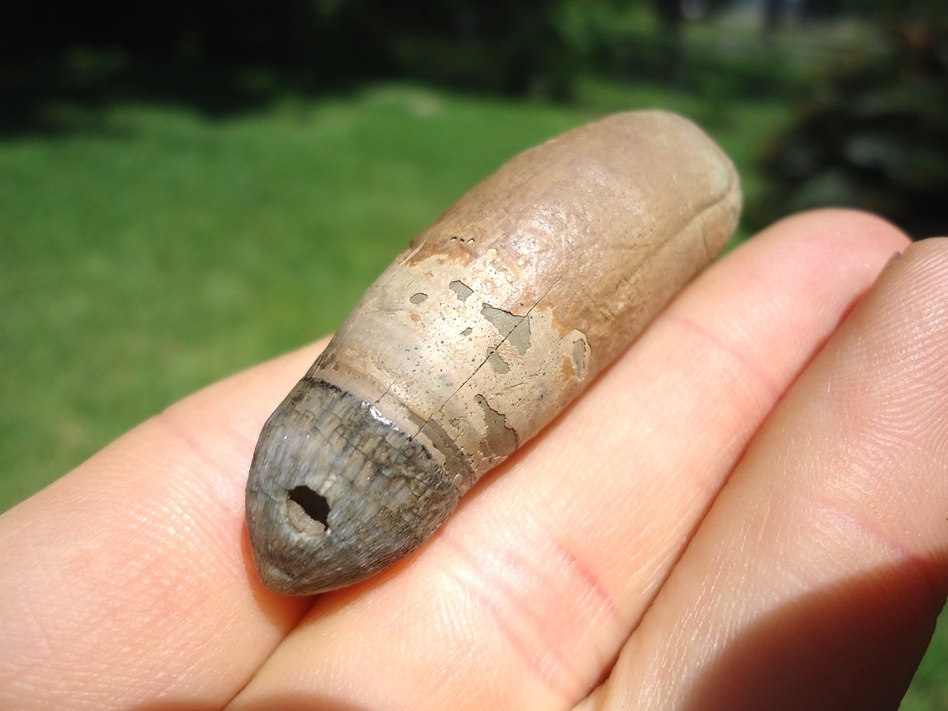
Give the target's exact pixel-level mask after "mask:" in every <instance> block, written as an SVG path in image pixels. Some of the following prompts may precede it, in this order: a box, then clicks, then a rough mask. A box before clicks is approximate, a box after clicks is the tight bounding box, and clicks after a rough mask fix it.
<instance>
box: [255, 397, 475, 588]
mask: <svg viewBox="0 0 948 711" xmlns="http://www.w3.org/2000/svg"><path fill="white" fill-rule="evenodd" d="M458 497H459V495H458V492H457V489H456V488H455V487H454V485H453V484H452V483H449V482H447V481H446V476H445V474H444V471H443V470H442V469H441V467H440V466H439V465H438V464H437V463H436V462H435V461H434V460H433V459H432V458H431V456H430V455H429V454H428V452H427V451H426V450H425V449H424V448H423V447H422V446H421V445H420V444H419V443H418V442H417V441H415V440H413V439H411V438H410V437H409V436H408V435H407V434H405V433H404V432H402V431H401V430H399V429H398V428H397V427H396V426H395V425H394V424H392V423H391V422H390V421H388V420H385V419H384V418H379V417H378V416H377V414H375V413H373V412H372V411H371V408H370V406H369V405H366V404H365V403H363V402H362V401H361V400H359V399H357V398H355V397H354V396H353V395H351V394H349V393H345V392H343V391H341V390H339V389H338V388H336V387H334V386H332V385H329V384H327V383H324V382H322V381H314V380H309V379H304V380H302V381H300V383H299V384H298V385H297V386H296V388H294V389H293V391H292V392H291V393H290V395H289V396H288V397H287V399H286V400H285V401H284V402H283V403H282V404H281V405H280V407H279V408H277V410H276V412H274V414H273V415H272V416H271V418H270V419H269V420H268V422H267V424H266V425H265V426H264V429H263V432H262V433H261V435H260V440H259V442H258V443H257V449H256V452H255V453H254V458H253V462H252V464H251V467H250V477H249V479H248V482H247V525H248V529H249V532H250V541H251V548H252V550H253V556H254V561H255V564H256V566H257V569H258V572H259V574H260V578H261V581H262V582H263V584H264V585H265V586H266V587H267V588H269V589H270V590H272V591H274V592H278V593H282V594H287V595H312V594H315V593H318V592H325V591H327V590H332V589H335V588H340V587H344V586H346V585H350V584H353V583H356V582H359V581H361V580H364V579H366V578H368V577H370V576H371V575H374V574H375V573H377V572H379V571H380V570H381V569H382V568H385V567H386V566H388V565H390V564H391V563H394V562H395V561H396V560H398V559H399V558H401V557H403V556H404V555H407V554H408V553H410V552H411V551H412V550H414V549H415V548H417V547H418V546H419V545H420V544H421V543H422V542H423V541H424V540H425V539H426V538H427V537H428V535H429V534H430V533H431V532H432V531H433V530H434V529H435V528H437V526H438V525H440V524H441V522H442V521H444V519H445V518H447V516H448V514H449V513H450V512H451V511H452V510H454V508H455V506H456V505H457V501H458Z"/></svg>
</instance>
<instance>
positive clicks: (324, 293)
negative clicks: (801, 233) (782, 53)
mask: <svg viewBox="0 0 948 711" xmlns="http://www.w3.org/2000/svg"><path fill="white" fill-rule="evenodd" d="M581 92H582V98H583V103H582V104H580V106H583V107H584V108H561V107H559V108H558V107H550V106H548V105H542V104H531V103H513V102H503V101H500V100H491V99H484V98H473V97H464V96H457V95H451V94H448V93H438V92H433V91H429V90H426V89H421V88H416V87H411V86H398V85H396V86H378V87H371V88H367V89H364V90H362V91H361V92H359V93H356V94H354V95H352V96H343V97H335V98H323V99H312V98H302V97H292V96H291V97H287V98H286V99H285V100H284V101H282V102H280V103H279V104H277V105H276V106H274V107H272V108H271V109H269V110H267V111H264V112H258V113H249V114H244V115H241V116H238V117H235V118H230V119H227V120H217V121H215V120H211V119H207V118H204V117H202V116H201V115H199V114H196V113H192V112H189V111H187V110H184V109H180V108H172V107H161V106H148V105H127V104H120V105H117V106H112V107H110V108H106V109H101V110H98V111H89V110H79V109H78V108H76V107H68V106H66V107H60V108H59V109H58V112H59V116H58V118H59V119H60V120H62V121H64V122H66V123H67V125H68V123H69V122H70V121H71V122H72V123H73V124H74V125H76V126H79V127H80V128H79V130H75V131H73V132H67V133H63V134H61V135H51V136H50V135H46V136H42V135H41V136H32V137H19V138H15V139H14V138H9V139H7V140H6V141H3V142H0V240H2V244H3V252H2V255H3V256H2V259H0V308H2V312H3V318H2V319H0V510H3V509H5V508H8V507H9V506H11V505H12V504H14V503H15V502H16V501H18V500H20V499H22V498H24V497H26V496H28V495H29V494H31V493H33V492H34V491H36V490H38V489H40V488H41V487H43V486H44V485H46V484H47V483H49V482H50V481H52V480H53V479H54V478H55V477H56V476H58V475H60V474H62V473H64V472H65V471H67V470H68V469H69V468H71V467H73V466H74V465H76V464H77V463H79V462H80V461H82V460H83V459H84V458H85V457H87V456H89V455H90V454H92V453H93V452H94V451H96V450H97V449H99V448H100V447H102V446H103V445H104V444H106V443H107V442H108V441H109V440H111V439H113V438H115V437H116V436H118V435H119V434H121V433H122V432H123V431H125V430H127V429H128V428H130V427H131V426H133V425H134V424H135V423H137V422H139V421H141V420H143V419H145V418H147V417H148V416H150V415H152V414H154V413H155V412H157V411H159V410H160V409H161V408H163V407H165V406H166V405H168V404H169V403H171V402H173V401H174V400H176V399H178V398H180V397H182V396H183V395H185V394H187V393H188V392H190V391H192V390H194V389H196V388H198V387H200V386H202V385H204V384H207V383H208V382H211V381H213V380H215V379H217V378H220V377H222V376H224V375H226V374H228V373H231V372H233V371H235V370H238V369H240V368H243V367H246V366H248V365H250V364H252V363H255V362H258V361H260V360H262V359H265V358H268V357H270V356H273V355H275V354H277V353H280V352H282V351H284V350H287V349H289V348H292V347H294V346H298V345H300V344H302V343H305V342H307V341H309V340H311V339H314V338H316V337H317V336H320V335H323V334H325V333H327V332H329V331H331V330H333V329H334V328H335V327H336V326H337V325H338V324H339V322H340V321H341V320H342V318H343V317H344V316H345V315H346V313H347V312H348V310H349V309H350V308H351V306H352V305H353V304H354V303H355V301H356V299H357V298H358V297H359V295H360V294H361V292H362V291H363V289H364V288H365V286H366V285H367V284H368V283H369V282H370V281H371V280H372V279H373V278H374V277H375V276H376V275H377V274H378V273H379V272H380V271H381V270H382V269H383V268H384V267H385V265H386V264H387V263H388V262H389V261H390V260H391V258H392V257H393V256H394V255H395V254H396V253H397V252H398V251H400V250H401V248H402V247H403V246H404V245H405V244H406V243H407V242H408V240H409V239H410V238H411V237H412V236H413V235H414V234H415V233H416V232H417V231H418V230H420V229H421V228H423V227H424V226H425V225H426V224H428V223H429V222H430V221H431V220H432V219H433V218H435V217H436V216H437V215H438V214H440V212H441V211H442V210H443V209H444V208H446V207H447V206H448V205H449V204H450V203H451V202H453V201H454V199H456V198H457V197H458V196H459V195H460V194H461V193H462V192H464V190H466V189H467V188H468V187H470V186H472V185H473V184H474V183H476V182H477V181H478V180H479V179H480V178H482V177H483V176H485V175H486V174H487V173H489V172H490V171H491V170H493V169H494V168H495V167H497V166H498V165H500V164H501V163H502V162H503V161H504V160H506V159H507V158H508V157H510V156H511V155H513V154H514V153H516V152H517V151H519V150H521V149H523V148H525V147H527V146H529V145H531V144H534V143H536V142H538V141H540V140H542V139H544V138H547V137H548V136H551V135H553V134H556V133H558V132H560V131H563V130H565V129H568V128H570V127H572V126H575V125H577V124H579V123H582V122H583V121H585V120H587V119H589V118H591V117H593V116H595V115H597V114H600V113H604V112H607V111H611V110H615V109H622V108H635V107H643V106H665V107H668V108H672V109H675V110H678V111H681V112H682V113H685V114H689V115H691V116H693V117H695V118H697V119H698V120H699V121H702V122H704V123H705V124H707V125H709V126H710V128H711V130H712V131H713V132H714V133H715V134H716V136H717V137H718V139H719V140H720V141H721V142H722V144H723V145H724V146H725V148H727V149H728V150H729V151H730V152H731V153H732V155H733V156H734V157H735V159H736V160H737V161H738V163H740V164H741V168H742V170H743V171H744V173H745V174H746V175H750V174H752V173H753V168H752V165H751V163H752V158H753V154H754V151H755V150H756V146H757V145H758V144H759V142H760V140H762V139H763V137H764V136H766V135H769V134H770V133H771V132H772V131H773V129H774V127H775V125H776V124H777V123H779V122H780V121H781V120H786V116H787V114H788V112H787V110H786V109H785V108H784V107H781V106H779V105H777V104H773V103H770V104H749V103H748V104H742V105H739V106H738V107H736V108H733V109H730V110H728V112H726V114H723V115H717V114H715V115H708V114H707V109H706V108H705V106H704V104H703V103H702V102H701V101H700V99H698V98H693V97H687V96H676V95H674V94H669V92H667V91H664V92H663V91H660V90H657V89H636V90H630V89H627V88H624V89H623V88H617V87H615V86H611V85H608V84H602V83H599V84H597V83H594V82H587V83H585V84H584V85H583V87H582V90H581ZM752 184H753V181H751V185H752ZM751 190H753V188H751Z"/></svg>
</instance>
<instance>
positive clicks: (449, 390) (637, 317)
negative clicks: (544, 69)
mask: <svg viewBox="0 0 948 711" xmlns="http://www.w3.org/2000/svg"><path fill="white" fill-rule="evenodd" d="M740 203H741V194H740V187H739V181H738V177H737V174H736V172H735V170H734V167H733V166H732V164H731V162H730V161H729V160H728V158H727V157H726V156H725V155H724V153H722V152H721V150H720V149H718V147H717V146H715V145H714V143H713V142H712V141H711V140H710V139H709V138H708V137H707V136H706V135H705V134H704V133H703V132H702V131H701V130H700V129H699V128H698V127H696V126H695V125H694V124H692V123H691V122H689V121H687V120H686V119H683V118H681V117H679V116H676V115H673V114H669V113H665V112H660V111H647V112H638V113H635V112H633V113H625V114H617V115H614V116H610V117H607V118H605V119H602V120H600V121H598V122H595V123H592V124H589V125H587V126H584V127H581V128H578V129H575V130H573V131H570V132H568V133H565V134H563V135H562V136H559V137H556V138H554V139H552V140H550V141H547V142H546V143H544V144H542V145H540V146H538V147H536V148H533V149H531V150H528V151H526V152H524V153H522V154H520V155H519V156H517V157H515V158H513V159H512V160H511V161H509V162H508V163H506V164H505V165H504V166H502V167H501V168H500V169H499V170H498V171H497V172H496V173H494V174H493V175H491V176H490V177H488V178H487V179H485V180H484V181H483V182H482V183H480V184H479V185H477V186H476V187H475V188H473V189H472V190H471V191H470V192H468V193H467V194H466V195H464V196H463V197H462V198H461V199H460V200H459V201H458V202H457V203H456V204H455V205H454V206H453V207H451V208H450V209H449V210H448V211H447V212H445V213H444V214H443V215H442V216H441V217H440V218H438V220H437V221H436V222H435V223H434V224H433V225H432V226H431V227H429V228H428V229H427V230H425V231H424V232H422V233H421V234H420V235H419V236H418V237H416V238H415V239H414V241H413V242H412V243H411V245H409V247H408V248H407V249H406V250H405V251H404V252H403V253H402V254H401V255H399V256H398V258H397V259H396V260H395V262H394V263H393V264H392V265H391V266H390V267H389V268H388V269H387V270H386V271H385V272H384V273H383V274H382V275H381V276H380V277H379V278H378V280H377V281H376V282H375V283H374V284H373V285H372V286H371V287H369V290H368V291H367V292H366V293H365V295H364V296H363V298H362V301H361V302H360V303H359V304H358V306H357V307H356V309H355V311H354V312H353V313H352V314H351V315H350V316H349V318H348V319H347V320H346V322H345V323H344V324H343V325H342V327H341V328H340V329H339V331H338V333H337V334H336V335H335V337H334V338H333V339H332V342H331V343H330V344H329V346H328V347H327V348H326V350H325V351H324V352H323V353H322V355H320V356H319V358H317V360H316V362H315V363H314V364H313V366H312V367H311V368H310V369H309V371H308V372H307V373H306V375H305V376H304V377H303V379H302V380H301V381H300V382H299V383H298V384H297V385H296V387H295V388H293V390H292V391H291V392H290V394H289V395H288V396H287V398H286V399H285V400H284V401H283V403H282V404H281V405H280V406H279V407H278V408H277V410H276V412H274V413H273V415H272V416H271V417H270V419H269V420H268V421H267V423H266V425H265V426H264V428H263V432H262V433H261V435H260V440H259V442H258V443H257V448H256V451H255V453H254V457H253V462H252V464H251V467H250V479H249V481H248V484H247V522H248V527H249V531H250V539H251V544H252V548H253V556H254V561H255V563H256V566H257V569H258V571H259V574H260V577H261V579H262V581H263V583H264V584H265V585H266V586H267V587H268V588H270V589H271V590H274V591H276V592H280V593H285V594H295V595H308V594H312V593H317V592H322V591H325V590H331V589H334V588H339V587H342V586H345V585H349V584H351V583H355V582H358V581H360V580H363V579H365V578H367V577H369V576H371V575H373V574H374V573H377V572H378V571H380V570H382V569H383V568H385V567H386V566H387V565H389V564H391V563H393V562H394V561H396V560H398V559H399V558H401V557H402V556H404V555H406V554H407V553H409V552H411V551H412V550H414V549H415V548H417V547H418V546H419V545H420V544H421V543H422V542H423V541H424V540H425V539H426V538H427V537H428V536H429V535H430V534H431V533H432V532H433V531H434V530H435V529H436V528H437V527H438V526H439V525H440V524H441V523H442V522H443V521H444V520H445V518H447V516H448V515H449V514H450V513H451V512H452V511H453V510H454V508H455V507H456V506H457V504H458V501H459V500H460V498H461V497H462V496H463V495H464V494H465V492H467V491H468V490H469V489H470V488H471V487H472V486H474V483H475V482H476V481H477V480H478V478H479V477H480V476H481V475H482V474H484V472H486V471H487V470H489V469H491V468H492V467H494V466H496V465H497V464H499V463H500V462H502V461H503V460H504V459H505V458H507V457H508V456H509V455H510V454H511V453H512V452H513V451H514V450H515V449H517V447H519V446H520V445H521V444H523V443H524V442H526V441H527V440H528V439H530V438H531V437H533V436H534V435H535V434H536V433H537V432H539V431H540V429H541V428H543V426H544V425H546V424H547V423H548V422H550V420H552V419H553V418H554V417H556V415H557V414H558V413H559V412H560V411H561V410H562V409H563V408H564V407H566V405H567V404H569V403H570V402H571V401H572V400H573V399H574V398H575V397H576V396H577V395H578V394H579V393H580V392H581V391H582V390H583V388H584V387H585V386H586V385H587V384H588V383H589V382H590V381H591V380H592V379H593V378H594V377H595V376H596V374H597V373H599V372H600V371H601V370H602V369H603V367H605V366H606V365H607V364H609V363H610V362H611V361H612V360H613V359H614V358H615V357H616V356H617V355H618V354H619V353H620V352H621V351H622V350H623V349H624V348H626V347H627V346H628V345H629V344H630V343H631V342H632V340H633V339H634V338H635V337H636V336H637V335H638V334H639V333H640V332H641V331H642V329H643V328H644V327H645V326H646V325H647V324H648V323H649V321H650V320H651V319H652V318H653V317H654V316H655V315H656V313H657V312H658V311H659V310H660V309H661V308H662V307H663V306H664V305H665V304H666V303H667V302H668V301H669V299H671V297H672V296H673V295H674V294H675V292H677V291H678V290H679V289H680V288H681V287H682V286H683V285H684V284H685V283H687V282H688V281H689V280H690V279H691V278H692V277H693V276H694V275H695V274H696V273H697V272H698V271H700V270H701V269H703V268H704V267H705V266H706V265H707V264H708V263H709V262H710V261H711V260H712V259H713V258H714V256H715V255H716V254H717V253H718V252H719V251H720V250H721V249H722V248H723V247H724V246H725V244H726V243H727V241H728V239H729V237H730V235H731V233H732V231H733V229H734V227H735V225H736V223H737V219H738V214H739V212H740Z"/></svg>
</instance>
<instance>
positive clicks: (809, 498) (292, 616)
mask: <svg viewBox="0 0 948 711" xmlns="http://www.w3.org/2000/svg"><path fill="white" fill-rule="evenodd" d="M905 246H906V242H905V239H904V237H902V236H901V235H899V234H898V233H897V232H896V231H895V230H894V229H893V228H892V227H890V226H888V225H886V224H885V223H882V222H880V221H878V220H876V219H875V218H871V217H868V216H865V215H860V214H857V213H851V212H843V211H828V212H819V213H811V214H808V215H803V216H799V217H795V218H792V219H790V220H787V221H784V222H782V223H780V224H778V225H776V226H774V227H773V228H771V229H769V230H767V231H766V232H765V233H763V234H762V235H760V236H759V237H757V238H755V239H754V240H751V241H750V242H749V243H747V244H746V245H744V246H742V247H741V248H740V249H738V250H736V251H735V252H734V253H732V254H730V255H728V256H727V257H726V258H725V259H723V260H721V261H720V262H719V263H718V264H716V265H715V266H713V267H712V268H711V269H710V270H709V271H708V272H706V273H705V274H704V275H702V276H701V277H699V278H698V279H697V280H696V281H695V282H694V283H693V284H691V285H690V286H689V287H688V288H687V289H686V290H685V291H684V292H683V293H682V294H681V295H680V296H679V297H678V298H677V299H676V300H675V301H674V302H673V303H672V304H671V305H670V306H669V307H668V308H667V309H666V310H665V311H664V312H663V313H662V314H661V315H660V316H659V318H658V319H657V321H656V322H655V323H654V324H653V325H652V326H651V327H650V328H649V329H648V330H647V331H646V332H645V334H643V336H642V337H641V338H640V339H639V341H638V342H637V343H636V344H634V346H633V347H632V348H630V349H629V350H628V352H627V353H625V354H624V355H623V356H622V357H621V358H620V360H619V361H618V362H617V363H616V364H615V365H614V366H612V367H611V368H610V369H608V370H607V371H606V372H605V373H603V374H602V375H601V376H600V378H599V379H598V380H597V381H596V382H595V383H594V384H593V385H592V386H591V388H590V389H589V390H588V391H587V392H586V393H585V394H584V395H583V396H582V397H581V398H580V399H579V400H578V401H577V402H576V403H574V405H573V406H571V407H570V408H569V410H568V411H567V412H566V413H564V414H563V415H562V416H561V417H560V418H558V419H557V420H556V421H555V422H554V423H553V424H552V425H551V426H550V427H548V428H547V429H546V430H545V431H544V432H543V433H542V434H541V435H540V436H539V437H537V438H536V439H535V440H533V441H532V442H530V443H529V444H528V445H527V446H525V447H524V448H522V449H521V450H520V451H518V452H517V453H516V454H515V455H514V456H513V457H511V459H510V460H508V462H506V463H505V464H504V465H503V466H502V467H500V468H498V469H497V470H495V471H494V472H492V473H491V474H489V475H488V476H487V477H485V479H484V480H482V481H481V482H480V483H479V484H478V485H477V487H475V489H474V490H473V491H472V492H471V493H470V494H469V495H468V496H467V497H466V498H465V499H464V501H463V502H462V504H461V506H460V507H459V509H458V511H457V512H456V513H455V514H454V515H453V516H452V517H451V518H450V519H449V520H448V522H447V523H446V524H445V525H444V526H443V527H442V528H441V529H439V531H438V532H437V533H436V534H435V535H434V536H433V537H432V539H431V540H430V541H429V542H428V543H427V544H426V545H424V546H423V547H422V548H421V549H420V550H419V551H418V552H416V553H415V554H413V555H412V556H410V557H408V558H407V559H405V560H403V561H401V562H399V563H398V564H396V565H395V566H393V567H392V568H390V569H389V570H387V571H386V572H384V573H383V574H381V575H379V576H378V577H376V578H373V579H371V580H369V581H367V582H366V583H363V584H360V585H357V586H354V587H351V588H347V589H343V590H339V591H336V592H333V593H328V594H325V595H322V596H319V597H317V598H315V599H301V598H285V597H279V596H276V595H273V594H271V593H269V592H268V591H266V590H265V589H263V588H262V587H261V586H260V585H259V583H258V581H257V578H256V575H255V572H254V570H253V567H252V563H251V560H250V555H249V548H248V542H247V537H246V528H245V525H244V520H243V517H244V509H243V497H244V493H243V490H244V484H245V481H246V476H247V469H248V466H249V462H250V457H251V454H252V452H253V447H254V444H255V442H256V438H257V435H258V433H259V430H260V427H261V425H262V424H263V421H264V420H265V419H266V417H267V416H268V415H269V413H270V412H271V411H272V410H273V408H274V407H275V406H276V404H277V403H278V402H279V401H280V399H281V398H282V397H283V395H284V394H285V393H286V392H287V391H288V390H289V389H290V387H291V386H292V385H293V384H294V383H295V382H296V380H297V379H298V378H299V375H300V373H302V372H303V371H305V369H306V368H307V367H308V365H309V364H310V363H311V362H312V360H313V358H314V356H315V354H316V352H317V351H318V350H319V349H320V348H321V347H322V346H323V345H325V342H321V343H319V344H315V345H313V346H311V347H308V348H304V349H302V350H300V351H297V352H295V353H291V354H289V355H287V356H284V357H283V358H280V359H277V360H275V361H272V362H270V363H266V364H264V365H262V366H259V367H257V368H254V369H252V370H249V371H246V372H244V373H240V374H238V375H236V376H234V377H231V378H229V379H227V380H224V381H222V382H220V383H217V384H216V385H213V386H211V387H209V388H207V389H205V390H202V391H201V392H199V393H197V394H195V395H193V396H192V397H190V398H188V399H186V400H184V401H182V402H180V403H178V404H176V405H174V406H172V407H171V408H169V409H168V410H166V411H165V412H163V413H162V414H160V415H158V416H157V417H155V418H153V419H151V420H149V421H147V422H145V423H144V424H142V425H141V426H139V427H137V428H136V429H134V430H133V431H131V432H130V433H128V434H127V435H125V436H124V437H122V438H121V439H119V440H117V441H116V442H114V443H113V444H111V445H110V446H108V447H107V448H106V449H104V450H103V451H102V452H100V453H99V454H97V455H96V456H94V457H93V458H91V459H90V460H89V461H87V462H86V463H84V464H83V465H81V466H80V467H78V468H77V469H76V470H75V471H73V472H72V473H70V474H69V475H67V476H65V477H63V478H62V479H61V480H59V481H58V482H56V483H55V484H53V485H52V486H50V487H49V488H47V489H46V490H45V491H43V492H41V493H39V494H37V495H36V496H34V497H33V498H32V499H30V500H28V501H26V502H24V503H23V504H21V505H20V506H18V507H16V508H14V509H12V510H11V511H9V512H7V513H6V514H4V515H3V516H2V517H0V559H2V560H3V561H4V574H3V576H2V578H0V708H4V709H7V708H9V709H34V708H36V709H39V708H55V709H87V708H88V709H109V708H114V709H136V710H137V711H146V710H147V711H156V710H158V709H162V710H167V711H171V710H183V709H195V710H197V709H202V710H203V709H214V708H223V707H225V706H227V707H228V708H230V709H240V710H243V711H247V710H249V709H289V710H292V709H303V708H307V709H312V708H319V709H337V710H345V711H357V710H358V711H362V710H368V709H397V708H411V709H448V708H450V709H466V708H472V709H496V708H516V709H560V708H569V707H573V706H577V707H578V708H583V709H592V708H597V709H598V708H602V709H606V708H635V709H662V710H667V709H681V710H685V711H697V710H698V709H717V708H727V709H760V708H767V709H803V708H806V709H819V708H827V709H830V708H832V709H839V708H860V709H876V708H878V709H894V708H896V707H897V705H898V699H899V698H900V697H901V695H902V693H903V691H904V688H905V686H906V685H907V684H908V682H909V679H910V678H911V674H912V672H913V670H914V668H915V665H916V664H917V662H918V660H919V659H920V657H921V655H922V653H923V651H924V649H925V646H926V644H927V641H928V638H929V635H930V634H931V630H932V627H933V625H934V620H935V617H936V616H937V614H938V612H939V610H940V609H941V607H942V606H943V604H944V602H945V596H946V591H948V308H946V306H945V305H946V304H948V241H946V240H932V241H929V242H925V243H920V244H917V245H912V246H911V247H910V248H909V249H908V251H907V252H906V254H905V255H904V256H903V257H902V258H901V259H899V260H897V261H895V262H893V263H892V264H890V265H889V267H888V268H887V269H886V271H885V272H884V273H883V274H882V276H881V277H880V278H879V279H878V281H876V276H877V275H878V274H879V272H880V270H882V268H883V266H884V265H885V264H886V262H887V261H888V260H889V258H890V257H891V255H892V254H893V253H894V252H897V251H901V250H903V249H904V248H905ZM873 282H875V285H874V286H873ZM867 289H868V293H867V294H866V295H865V296H864V297H863V294H864V293H865V292H866V290H867ZM861 297H863V298H861ZM860 298H861V300H860ZM857 302H858V303H857ZM850 311H851V312H850ZM827 339H829V340H827Z"/></svg>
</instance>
